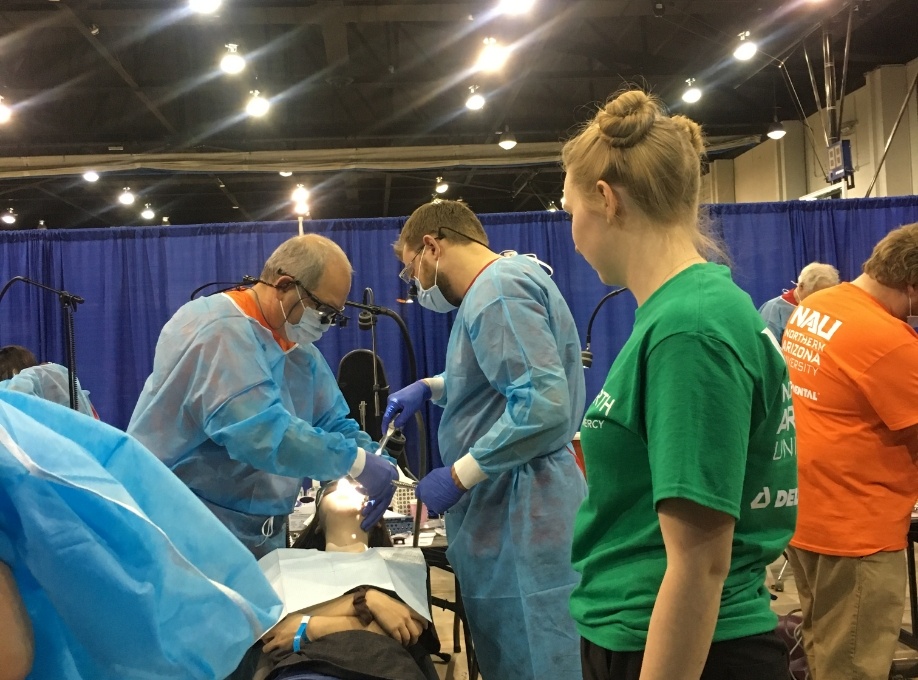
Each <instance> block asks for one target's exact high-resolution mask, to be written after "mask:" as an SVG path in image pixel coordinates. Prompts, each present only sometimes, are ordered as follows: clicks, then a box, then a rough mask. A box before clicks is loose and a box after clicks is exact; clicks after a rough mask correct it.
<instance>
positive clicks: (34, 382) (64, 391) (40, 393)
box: [0, 348, 99, 420]
mask: <svg viewBox="0 0 918 680" xmlns="http://www.w3.org/2000/svg"><path fill="white" fill-rule="evenodd" d="M4 349H5V348H4ZM26 351H28V350H26ZM30 354H31V353H30ZM76 386H77V404H76V405H77V408H76V410H77V411H79V412H80V413H82V414H83V415H87V416H90V417H92V418H95V419H96V420H98V419H99V414H98V413H96V409H95V407H94V406H93V405H92V402H91V401H90V400H89V392H88V391H87V390H84V389H82V387H80V381H79V378H78V379H77V381H76ZM0 390H12V391H14V392H22V393H23V394H31V395H33V396H35V397H40V398H42V399H47V400H48V401H53V402H54V403H55V404H60V405H61V406H66V407H68V408H69V407H70V372H69V371H68V370H67V368H66V367H65V366H61V365H60V364H52V363H46V364H32V365H30V366H27V367H24V368H22V369H21V370H18V371H17V372H16V374H15V375H13V376H12V377H11V378H9V379H8V380H3V381H0Z"/></svg>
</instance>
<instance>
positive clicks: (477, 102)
mask: <svg viewBox="0 0 918 680" xmlns="http://www.w3.org/2000/svg"><path fill="white" fill-rule="evenodd" d="M469 92H470V93H471V94H470V95H469V98H468V99H466V100H465V108H467V109H469V110H470V111H479V110H481V109H482V108H484V105H485V98H484V96H483V95H480V94H478V86H477V85H472V86H471V87H470V88H469Z"/></svg>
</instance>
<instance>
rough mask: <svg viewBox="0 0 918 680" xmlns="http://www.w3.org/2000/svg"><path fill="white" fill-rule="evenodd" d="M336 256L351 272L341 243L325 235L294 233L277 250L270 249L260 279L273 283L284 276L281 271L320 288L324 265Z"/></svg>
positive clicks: (309, 286) (308, 286)
mask: <svg viewBox="0 0 918 680" xmlns="http://www.w3.org/2000/svg"><path fill="white" fill-rule="evenodd" d="M335 256H337V257H339V258H340V259H341V261H342V262H343V263H344V265H345V266H346V267H347V268H348V273H353V271H354V270H353V268H352V267H351V263H350V261H349V260H348V259H347V255H345V254H344V251H343V250H341V246H339V245H338V244H337V243H335V242H334V241H332V240H331V239H329V238H326V237H324V236H319V235H318V234H306V235H304V236H294V237H293V238H291V239H288V240H286V241H284V242H283V243H281V244H280V245H279V246H278V247H277V250H275V251H274V252H273V253H271V256H270V257H269V258H268V261H267V262H265V267H264V269H262V270H261V277H260V278H261V280H262V281H265V282H267V283H274V282H275V281H277V279H278V278H279V277H280V276H281V272H283V273H284V274H287V275H289V276H292V277H294V278H295V279H296V280H297V281H299V282H300V283H301V284H302V285H303V286H304V287H306V288H309V289H310V290H311V289H314V288H317V287H318V286H319V282H320V281H321V279H322V276H323V274H325V269H326V267H327V266H328V265H329V264H332V262H330V261H331V260H334V258H335Z"/></svg>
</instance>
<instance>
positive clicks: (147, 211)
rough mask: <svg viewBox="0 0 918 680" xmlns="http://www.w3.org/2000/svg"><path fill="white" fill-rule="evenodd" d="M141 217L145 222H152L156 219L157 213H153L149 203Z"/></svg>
mask: <svg viewBox="0 0 918 680" xmlns="http://www.w3.org/2000/svg"><path fill="white" fill-rule="evenodd" d="M140 216H141V217H142V218H144V219H145V220H152V219H153V218H154V217H156V213H155V212H153V208H151V207H150V204H149V203H147V204H146V205H145V206H144V208H143V212H141V213H140Z"/></svg>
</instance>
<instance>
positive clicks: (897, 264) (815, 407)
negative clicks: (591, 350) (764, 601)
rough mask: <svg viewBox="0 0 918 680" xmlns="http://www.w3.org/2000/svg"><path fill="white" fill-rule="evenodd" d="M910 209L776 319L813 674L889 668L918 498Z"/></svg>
mask: <svg viewBox="0 0 918 680" xmlns="http://www.w3.org/2000/svg"><path fill="white" fill-rule="evenodd" d="M916 326H918V223H916V224H910V225H908V226H904V227H901V228H899V229H896V230H895V231H892V232H890V233H889V234H888V235H887V236H886V237H885V238H883V239H882V240H881V241H880V242H879V243H878V244H877V245H876V247H875V248H874V249H873V253H872V254H871V256H870V258H869V259H868V260H867V262H865V263H864V267H863V273H862V274H861V275H860V276H858V277H857V278H856V279H855V280H854V281H852V282H851V283H842V284H841V285H839V286H835V287H833V288H829V289H828V290H824V291H821V292H819V293H814V294H813V295H811V296H810V297H808V298H806V300H804V301H803V302H802V303H801V304H800V305H799V306H798V307H797V309H796V310H795V311H794V313H793V314H792V315H791V317H790V319H789V320H788V322H787V329H786V330H785V331H784V354H785V358H786V359H787V365H788V367H789V369H790V376H791V381H792V382H793V385H794V413H795V415H796V420H797V436H798V440H799V441H798V444H797V455H798V465H799V470H800V508H799V512H800V514H799V517H798V519H797V530H796V532H795V533H794V538H793V540H792V541H791V547H790V548H789V549H788V557H789V559H790V563H791V566H792V567H793V570H794V579H795V580H796V583H797V592H798V593H799V594H800V604H801V606H802V608H803V642H804V649H805V650H806V656H807V662H808V664H809V667H810V673H811V675H812V677H813V680H855V679H856V680H886V678H887V676H888V675H889V670H890V666H891V664H892V661H893V655H894V654H895V651H896V643H897V640H898V636H899V628H900V627H901V623H902V610H903V608H904V606H905V590H906V588H905V579H906V574H905V572H906V560H905V548H906V545H907V534H908V530H909V522H910V519H911V512H912V507H913V506H914V504H915V499H916V498H918V333H916V332H915V327H916Z"/></svg>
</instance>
